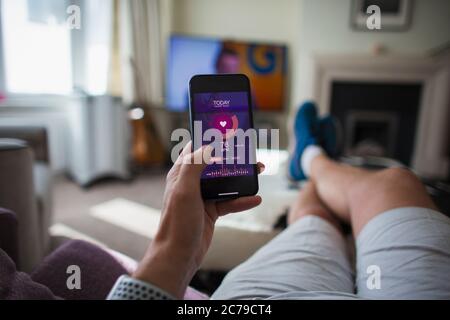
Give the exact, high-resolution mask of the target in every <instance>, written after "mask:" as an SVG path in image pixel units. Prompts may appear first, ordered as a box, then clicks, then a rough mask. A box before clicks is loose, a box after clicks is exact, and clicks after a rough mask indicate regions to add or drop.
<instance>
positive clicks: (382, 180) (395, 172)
mask: <svg viewBox="0 0 450 320" xmlns="http://www.w3.org/2000/svg"><path fill="white" fill-rule="evenodd" d="M374 177H375V176H374ZM376 179H378V182H375V183H377V184H379V185H381V187H382V188H390V187H393V186H400V185H407V186H410V187H416V188H419V189H420V190H423V185H422V182H420V180H419V179H418V178H417V176H416V175H415V174H414V173H413V172H412V171H410V170H408V169H405V168H389V169H384V170H381V171H379V172H377V173H376Z"/></svg>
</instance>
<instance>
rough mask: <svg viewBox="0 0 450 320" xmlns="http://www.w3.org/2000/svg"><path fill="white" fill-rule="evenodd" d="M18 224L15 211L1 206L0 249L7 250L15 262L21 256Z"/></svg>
mask: <svg viewBox="0 0 450 320" xmlns="http://www.w3.org/2000/svg"><path fill="white" fill-rule="evenodd" d="M17 225H18V224H17V218H16V215H15V213H14V212H12V211H10V210H7V209H3V208H0V249H2V250H3V251H5V252H6V254H7V255H8V256H9V257H10V258H11V260H12V261H14V263H15V264H17V262H18V257H19V246H18V236H17Z"/></svg>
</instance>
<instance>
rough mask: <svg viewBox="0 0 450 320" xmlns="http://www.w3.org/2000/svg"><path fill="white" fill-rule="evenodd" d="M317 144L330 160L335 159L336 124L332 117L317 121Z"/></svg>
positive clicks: (336, 153) (336, 150)
mask: <svg viewBox="0 0 450 320" xmlns="http://www.w3.org/2000/svg"><path fill="white" fill-rule="evenodd" d="M319 144H320V145H321V147H322V148H323V149H324V150H325V152H326V153H327V155H328V156H329V157H330V158H336V157H337V155H338V140H337V123H336V119H335V118H333V117H332V116H326V117H324V118H322V119H320V120H319Z"/></svg>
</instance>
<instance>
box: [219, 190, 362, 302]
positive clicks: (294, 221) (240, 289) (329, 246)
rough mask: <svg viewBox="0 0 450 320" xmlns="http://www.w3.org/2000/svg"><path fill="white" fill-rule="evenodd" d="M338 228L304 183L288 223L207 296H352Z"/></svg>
mask: <svg viewBox="0 0 450 320" xmlns="http://www.w3.org/2000/svg"><path fill="white" fill-rule="evenodd" d="M339 228H340V227H339V223H338V222H337V220H336V219H335V218H334V217H333V215H332V214H331V213H330V212H329V210H328V209H327V208H326V206H325V205H324V204H323V203H322V202H321V201H320V199H319V197H318V196H317V193H316V190H315V187H314V185H313V183H312V182H309V183H307V184H306V185H305V187H304V188H302V190H301V191H300V193H299V195H298V198H297V200H296V202H295V204H294V206H293V207H292V209H291V211H290V213H289V227H288V228H287V229H286V230H285V231H283V232H282V233H281V234H280V235H278V236H277V237H276V238H275V239H273V240H272V241H271V242H269V243H268V244H266V245H265V246H264V247H262V248H261V249H260V250H258V251H257V252H256V253H255V254H254V255H253V256H252V257H251V258H250V259H248V260H247V261H246V262H244V263H243V264H241V265H240V266H238V267H237V268H235V269H234V270H232V271H231V272H230V273H229V274H228V275H227V277H226V278H225V279H224V281H223V282H222V284H221V286H220V287H219V288H218V289H217V291H216V292H215V293H214V295H213V296H212V298H213V299H251V298H287V299H288V298H293V299H295V298H347V297H350V298H354V297H355V296H354V295H353V292H354V281H353V270H352V267H351V266H350V262H349V259H348V253H347V247H346V243H345V240H344V238H343V236H342V234H341V232H340V231H339Z"/></svg>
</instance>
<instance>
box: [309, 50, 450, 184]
mask: <svg viewBox="0 0 450 320" xmlns="http://www.w3.org/2000/svg"><path fill="white" fill-rule="evenodd" d="M449 61H450V58H449V55H448V54H447V55H446V56H444V57H439V58H437V57H425V56H394V55H380V56H374V55H350V54H349V55H315V56H314V99H315V101H317V103H318V105H319V108H320V113H321V114H327V113H329V111H330V106H331V101H330V99H331V90H332V83H333V82H334V81H352V82H358V81H360V82H366V83H367V82H373V83H401V84H406V83H421V84H422V86H423V91H422V97H421V101H420V103H419V118H418V121H417V128H416V139H415V142H414V153H413V159H412V169H413V170H415V171H416V172H417V173H418V174H419V175H421V176H424V177H433V178H446V177H447V176H448V172H449V167H450V165H449V159H448V157H447V156H446V154H448V152H446V148H447V145H448V144H449V137H448V131H447V127H448V126H449V109H450V105H449V88H450V62H449Z"/></svg>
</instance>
